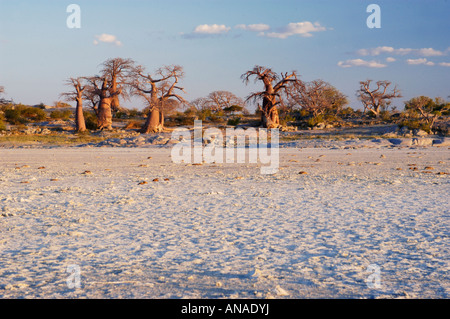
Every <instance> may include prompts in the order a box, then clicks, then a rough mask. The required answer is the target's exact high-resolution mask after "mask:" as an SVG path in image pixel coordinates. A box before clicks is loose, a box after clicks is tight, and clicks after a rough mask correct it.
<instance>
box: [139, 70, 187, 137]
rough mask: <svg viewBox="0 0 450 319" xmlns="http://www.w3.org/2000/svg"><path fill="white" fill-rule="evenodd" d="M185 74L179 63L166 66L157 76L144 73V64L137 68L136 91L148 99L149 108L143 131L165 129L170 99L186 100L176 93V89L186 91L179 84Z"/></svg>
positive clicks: (153, 131)
mask: <svg viewBox="0 0 450 319" xmlns="http://www.w3.org/2000/svg"><path fill="white" fill-rule="evenodd" d="M183 76H184V72H183V68H182V67H181V66H179V65H174V66H164V67H162V68H160V69H159V70H158V71H157V72H156V76H153V75H151V74H144V68H143V67H142V66H138V67H136V68H135V80H134V82H133V87H134V92H135V94H137V95H139V96H141V97H142V98H144V99H145V100H146V101H147V103H148V110H149V113H148V116H147V120H146V121H145V124H144V126H143V127H142V128H141V133H145V134H147V133H156V132H161V131H162V130H163V129H164V111H165V110H164V108H165V106H166V105H167V104H168V103H169V100H170V99H176V100H178V101H179V102H182V103H185V102H186V101H185V100H184V98H183V97H181V96H180V95H179V94H176V93H175V92H176V91H182V92H184V89H183V88H182V87H180V86H178V82H179V80H180V79H181V78H182V77H183Z"/></svg>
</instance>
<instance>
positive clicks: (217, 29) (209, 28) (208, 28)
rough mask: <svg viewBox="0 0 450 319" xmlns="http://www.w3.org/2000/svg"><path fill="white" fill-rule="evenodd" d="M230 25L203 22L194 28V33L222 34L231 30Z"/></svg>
mask: <svg viewBox="0 0 450 319" xmlns="http://www.w3.org/2000/svg"><path fill="white" fill-rule="evenodd" d="M230 29H231V28H230V27H227V26H226V25H224V24H220V25H219V24H202V25H199V26H197V27H196V28H195V29H194V32H193V33H194V34H221V33H227V32H228V31H230Z"/></svg>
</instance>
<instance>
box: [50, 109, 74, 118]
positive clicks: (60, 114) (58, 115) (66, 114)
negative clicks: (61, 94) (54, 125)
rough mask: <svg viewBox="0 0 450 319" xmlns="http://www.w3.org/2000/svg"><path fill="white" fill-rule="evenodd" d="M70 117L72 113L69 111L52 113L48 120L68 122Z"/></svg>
mask: <svg viewBox="0 0 450 319" xmlns="http://www.w3.org/2000/svg"><path fill="white" fill-rule="evenodd" d="M71 115H72V112H71V111H70V110H64V111H52V112H51V113H50V118H52V119H61V120H68V119H69V118H70V116H71Z"/></svg>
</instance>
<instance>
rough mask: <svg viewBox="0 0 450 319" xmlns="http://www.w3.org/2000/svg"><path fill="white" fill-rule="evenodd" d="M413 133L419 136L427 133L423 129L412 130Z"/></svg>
mask: <svg viewBox="0 0 450 319" xmlns="http://www.w3.org/2000/svg"><path fill="white" fill-rule="evenodd" d="M413 135H414V136H419V137H423V136H428V133H427V132H425V131H424V130H420V129H419V130H414V131H413Z"/></svg>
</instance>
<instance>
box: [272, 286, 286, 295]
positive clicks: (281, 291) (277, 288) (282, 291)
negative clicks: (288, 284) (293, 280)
mask: <svg viewBox="0 0 450 319" xmlns="http://www.w3.org/2000/svg"><path fill="white" fill-rule="evenodd" d="M275 293H276V294H277V296H280V297H283V296H284V297H286V296H289V293H288V292H287V291H286V290H284V289H283V288H281V287H280V286H276V287H275Z"/></svg>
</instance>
